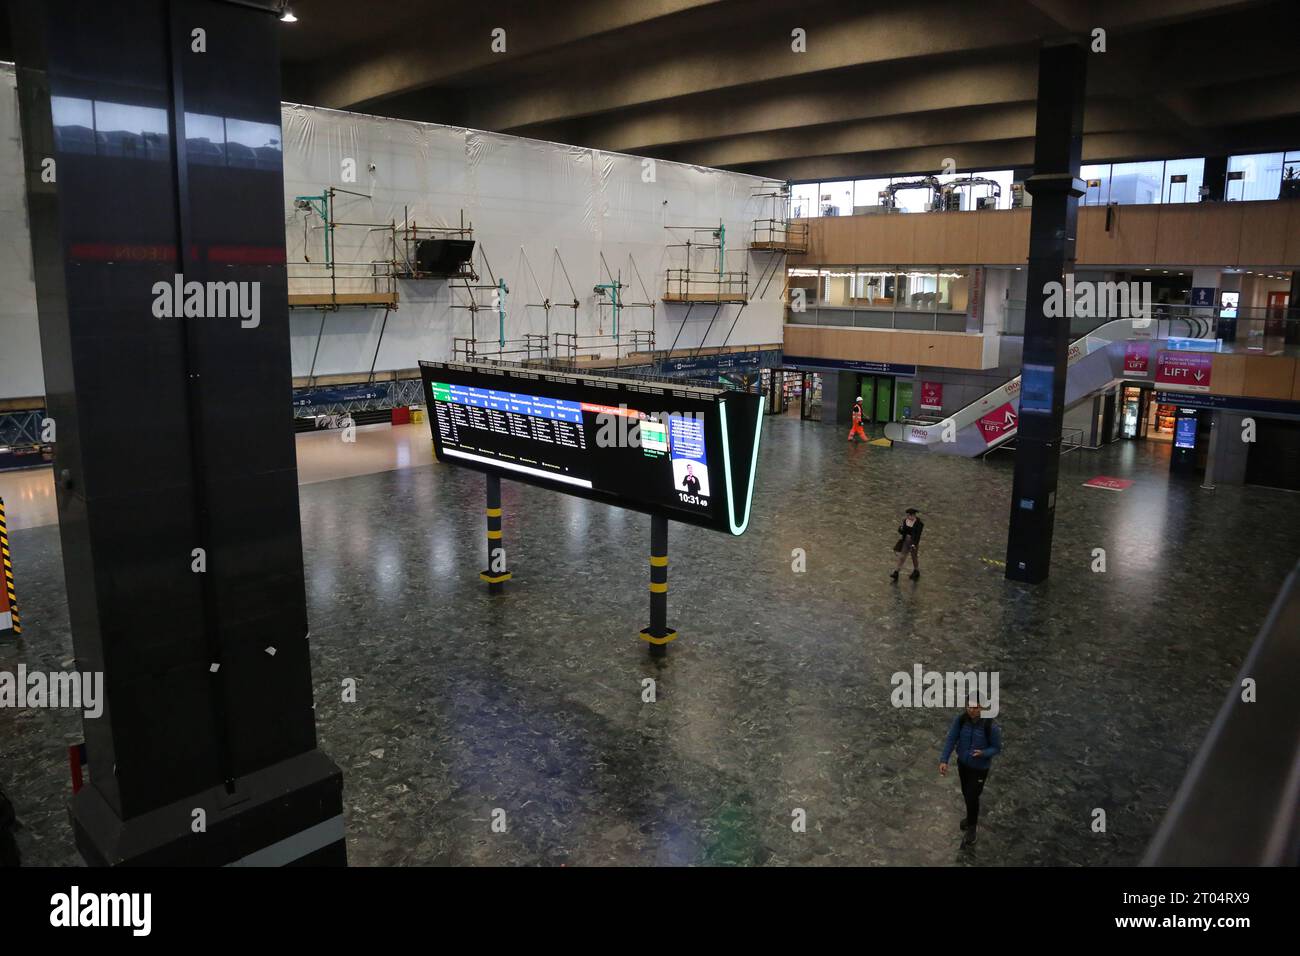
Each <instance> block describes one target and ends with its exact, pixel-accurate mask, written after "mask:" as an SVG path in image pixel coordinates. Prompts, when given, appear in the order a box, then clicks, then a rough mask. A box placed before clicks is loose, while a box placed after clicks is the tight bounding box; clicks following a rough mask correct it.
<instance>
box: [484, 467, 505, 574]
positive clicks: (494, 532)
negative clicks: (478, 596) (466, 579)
mask: <svg viewBox="0 0 1300 956" xmlns="http://www.w3.org/2000/svg"><path fill="white" fill-rule="evenodd" d="M487 552H488V566H487V570H486V571H480V572H479V573H478V576H479V577H480V578H482V579H483V580H484V581H486V582H487V586H488V594H500V593H501V592H502V591H504V590H505V583H506V582H507V581H509V580H510V572H509V571H508V570H507V569H506V545H505V542H504V541H503V540H502V538H501V478H500V476H498V475H488V476H487Z"/></svg>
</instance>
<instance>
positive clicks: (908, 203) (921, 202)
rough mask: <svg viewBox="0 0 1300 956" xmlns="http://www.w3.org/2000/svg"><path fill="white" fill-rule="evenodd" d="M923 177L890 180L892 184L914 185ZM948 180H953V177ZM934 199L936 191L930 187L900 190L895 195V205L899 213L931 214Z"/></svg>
mask: <svg viewBox="0 0 1300 956" xmlns="http://www.w3.org/2000/svg"><path fill="white" fill-rule="evenodd" d="M921 178H922V177H921V176H919V175H917V176H895V177H894V178H893V179H891V180H890V183H891V184H897V183H913V182H918V181H919V180H920V179H921ZM948 178H950V179H951V178H952V177H951V176H950V177H948ZM933 199H934V190H932V189H930V188H929V187H928V186H924V185H921V186H913V187H910V188H908V189H900V190H899V191H898V192H896V193H894V205H895V206H896V207H897V208H898V211H899V212H929V211H930V203H931V202H932V201H933Z"/></svg>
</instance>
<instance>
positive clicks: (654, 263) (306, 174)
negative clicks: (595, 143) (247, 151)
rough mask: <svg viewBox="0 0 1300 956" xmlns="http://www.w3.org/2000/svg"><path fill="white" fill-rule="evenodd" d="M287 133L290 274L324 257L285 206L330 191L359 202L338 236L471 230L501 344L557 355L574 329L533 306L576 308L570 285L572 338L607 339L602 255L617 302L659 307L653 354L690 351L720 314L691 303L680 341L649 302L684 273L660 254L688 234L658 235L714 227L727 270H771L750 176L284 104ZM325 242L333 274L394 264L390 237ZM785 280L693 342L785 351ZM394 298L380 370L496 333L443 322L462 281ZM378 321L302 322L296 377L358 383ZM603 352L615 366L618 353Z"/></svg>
mask: <svg viewBox="0 0 1300 956" xmlns="http://www.w3.org/2000/svg"><path fill="white" fill-rule="evenodd" d="M283 127H284V164H285V190H286V199H285V209H286V220H285V221H286V236H287V242H288V258H289V261H290V263H294V262H300V261H302V260H303V258H304V255H306V256H308V257H310V258H311V260H312V261H313V262H316V263H319V262H321V261H322V260H323V257H324V235H323V224H322V223H321V220H320V217H319V216H318V215H317V214H316V213H314V212H309V211H306V210H301V209H296V208H294V206H293V203H292V197H293V196H295V195H319V194H321V193H322V192H323V190H324V189H325V188H326V187H327V186H336V187H338V188H339V189H347V190H352V191H354V192H359V193H364V194H365V195H366V197H367V198H362V197H358V196H352V195H347V194H343V193H339V194H337V195H336V197H335V205H334V218H335V221H336V222H361V223H388V222H396V223H398V224H399V226H400V224H401V223H402V222H403V221H407V222H413V223H415V224H416V225H418V226H443V227H454V226H459V225H460V223H461V214H462V212H463V214H464V218H465V222H466V224H469V225H472V226H473V229H474V240H475V242H476V243H477V251H476V255H475V266H476V269H477V271H478V273H479V276H480V282H482V283H484V284H486V283H487V282H488V281H489V276H488V273H487V270H486V269H485V268H484V265H483V255H484V254H485V255H486V258H487V262H488V263H489V264H490V265H491V269H492V274H493V275H494V276H495V277H496V278H498V279H504V281H505V284H506V287H507V288H508V289H509V294H508V295H506V296H505V313H506V314H505V321H504V337H505V338H506V339H507V340H518V339H521V338H522V337H523V336H524V334H525V333H533V334H546V333H547V332H550V333H552V336H551V341H552V342H553V341H554V338H553V333H554V332H556V331H563V332H571V331H574V310H573V309H571V308H561V307H555V308H552V309H551V310H550V328H549V329H548V328H547V318H546V311H545V310H544V309H542V308H540V307H539V306H538V304H539V303H541V302H543V301H544V300H547V299H549V300H550V301H552V302H571V301H572V300H573V293H571V292H570V291H569V284H568V282H567V281H566V279H565V272H566V271H567V274H568V278H569V279H570V280H572V284H573V289H574V290H575V292H576V294H577V298H578V301H579V308H578V310H577V312H578V314H577V332H578V334H579V335H584V336H585V335H606V336H608V335H609V334H610V333H611V332H612V331H613V330H612V328H611V319H612V310H611V309H610V308H609V306H608V305H605V306H604V308H603V309H602V308H601V306H600V305H599V304H598V297H597V295H596V293H595V292H594V291H593V290H594V287H595V286H596V285H598V284H601V283H606V282H609V281H610V276H609V275H608V274H607V273H606V271H605V267H604V265H602V262H601V254H602V253H603V254H604V260H605V263H607V264H608V267H609V269H610V270H611V271H612V272H613V273H614V275H615V278H618V279H620V280H621V281H622V282H623V283H624V284H625V285H627V286H628V288H626V289H624V290H623V292H622V297H623V300H624V301H625V302H645V301H652V302H656V303H657V305H656V308H655V310H654V314H653V321H654V323H655V325H656V326H657V327H656V328H655V333H656V346H657V347H658V348H660V349H664V348H668V347H669V346H670V345H671V344H672V342H673V339H674V338H676V337H677V336H678V335H679V332H680V338H679V340H678V346H677V347H678V348H679V349H681V348H693V347H696V346H699V345H700V344H701V339H702V336H703V335H704V333H705V331H706V329H707V328H708V325H709V322H710V320H711V319H713V318H714V306H712V305H708V306H705V305H697V306H696V307H695V308H694V309H693V310H692V311H691V317H690V321H689V322H688V323H687V325H686V326H685V328H683V327H682V318H683V316H685V315H686V311H687V310H686V307H685V306H682V305H677V304H665V303H663V302H660V301H659V299H660V297H661V296H662V295H663V292H664V286H665V270H666V269H668V268H670V267H681V266H684V265H685V250H684V249H671V248H669V247H670V246H672V245H674V244H677V243H681V242H684V241H685V240H686V239H687V238H688V233H687V232H686V231H681V230H678V229H676V228H673V229H667V228H665V227H666V226H673V227H677V226H682V225H684V226H716V225H717V224H718V223H719V222H721V223H724V224H725V225H726V228H727V237H728V239H727V245H728V247H729V249H730V250H732V251H730V252H729V253H728V255H727V257H726V259H727V269H728V270H729V271H740V270H745V269H748V271H749V273H750V283H751V287H753V286H756V285H757V281H758V276H759V273H760V272H761V271H762V270H763V269H764V267H765V266H768V265H769V263H770V258H768V256H767V255H758V256H751V255H750V254H749V252H748V251H747V247H748V244H749V237H750V234H751V232H752V222H753V220H754V219H757V218H761V217H762V216H764V215H766V213H765V212H764V206H763V201H762V200H760V199H756V198H754V194H755V193H756V192H760V191H761V187H762V183H763V180H761V179H758V178H756V177H752V176H745V175H740V174H736V173H729V172H723V171H721V170H715V169H706V168H702V167H696V166H686V165H682V164H679V163H667V162H656V163H653V164H652V165H647V162H646V161H644V160H643V159H641V158H640V157H635V156H627V155H623V154H618V153H606V152H602V151H600V150H592V149H582V148H578V147H573V146H563V145H559V144H555V143H547V142H541V141H538V140H530V139H521V138H519V137H515V136H504V135H499V134H495V133H484V132H480V131H477V130H470V129H463V128H459V127H451V126H438V125H434V124H429V123H416V122H412V121H405V120H392V119H383V118H379V117H373V116H364V115H360V114H356V113H344V112H338V111H335V110H327V109H319V108H316V107H308V106H298V105H290V104H286V105H285V107H284V111H283ZM345 163H348V164H349V165H350V167H351V168H353V169H355V171H356V181H355V182H348V181H345V180H344V179H343V171H344V169H345ZM371 167H373V169H372V168H371ZM694 241H696V242H699V241H700V237H698V236H696V237H694ZM706 241H707V237H706ZM334 244H335V246H334V260H335V263H336V275H338V276H342V275H344V274H345V273H348V272H351V273H352V274H355V275H362V274H365V273H366V272H367V271H368V264H369V263H370V262H371V261H373V260H376V259H381V258H386V257H391V237H390V234H389V233H387V232H380V231H374V232H367V231H366V229H365V227H356V226H338V227H336V229H335V231H334ZM557 253H558V260H557ZM710 257H712V258H710ZM694 259H695V263H696V264H697V265H701V264H706V265H709V266H711V267H714V268H716V253H712V252H705V253H700V254H698V255H697V256H695V257H694ZM561 265H562V267H563V268H561ZM530 266H531V270H530ZM290 273H291V275H301V274H302V270H301V269H299V268H297V267H294V266H292V265H291V267H290ZM638 273H639V276H640V278H639V279H638ZM322 274H323V271H322ZM534 276H535V280H534ZM783 278H784V276H783V274H782V275H778V277H777V278H776V280H774V281H773V282H772V283H771V285H770V287H769V288H768V289H767V294H766V296H765V297H764V299H763V300H761V301H759V300H755V301H751V302H750V304H749V305H748V307H747V308H746V309H745V311H744V313H743V314H742V315H741V318H740V321H739V322H738V323H737V324H736V325H735V328H734V330H732V321H733V320H734V319H735V317H736V314H737V311H738V310H739V308H740V306H738V305H723V306H722V308H721V310H720V311H719V313H718V315H717V317H716V320H715V321H714V322H713V327H712V329H711V330H709V332H708V339H707V341H705V342H703V344H704V345H705V346H709V345H719V344H721V343H722V341H723V339H724V338H726V336H727V335H728V332H730V335H731V337H730V339H729V341H728V344H730V345H742V344H751V345H755V344H765V343H777V342H780V341H781V322H782V312H783V309H782V304H781V301H780V297H781V291H782V287H783V285H784V282H783ZM350 281H351V284H350V285H346V284H345V283H344V282H343V281H342V280H339V285H338V291H339V292H345V291H361V290H362V288H363V287H364V286H365V285H366V283H365V281H364V280H350ZM642 282H644V286H645V288H644V290H643V289H642V285H641V283H642ZM291 290H295V291H304V292H305V291H328V288H327V285H326V284H324V280H317V284H315V285H312V284H311V283H306V284H304V283H303V282H302V281H299V280H296V279H295V280H294V281H292V282H291ZM397 291H398V294H399V307H398V309H397V310H395V311H394V312H392V313H391V314H390V315H389V316H388V318H387V324H386V326H385V327H384V334H383V340H382V344H381V345H380V350H379V355H378V359H377V362H376V368H377V369H379V370H387V369H401V368H412V367H413V366H414V365H415V364H416V362H417V360H418V359H421V358H425V359H439V358H448V357H450V356H451V354H452V348H453V339H455V338H457V337H461V338H468V337H471V336H474V337H477V338H478V339H479V341H480V349H485V348H490V347H491V345H492V343H494V342H496V341H497V340H498V338H499V337H500V335H501V329H500V322H499V317H498V315H497V313H496V312H494V311H492V310H490V309H487V308H485V309H483V310H482V311H479V312H478V313H477V314H476V315H475V316H474V317H473V318H471V312H470V311H469V310H468V309H464V308H453V305H454V304H456V303H459V304H461V305H468V304H469V302H470V300H471V296H472V293H469V292H467V291H466V289H465V288H464V285H463V284H461V283H458V282H450V283H449V282H448V281H447V280H418V281H403V282H399V283H398V287H397ZM755 293H756V290H753V289H752V293H751V294H755ZM491 299H492V296H491V293H490V292H480V293H478V294H477V301H478V302H479V303H480V304H483V305H487V304H488V303H490V302H491ZM607 301H608V300H606V302H607ZM651 321H652V315H651V312H650V310H649V309H643V308H633V309H625V310H623V312H622V314H621V316H620V321H619V325H620V334H621V335H624V334H627V333H630V331H631V330H632V329H649V328H650V326H651ZM383 322H384V313H383V309H377V310H376V309H367V310H357V309H345V310H341V311H339V312H335V313H330V314H327V315H326V316H325V318H324V325H323V333H322V325H321V313H320V312H318V311H309V310H305V309H301V310H296V311H295V312H294V314H293V319H292V326H293V355H294V374H295V375H296V376H303V375H306V374H307V373H308V371H309V369H311V367H312V360H313V356H315V374H316V375H317V376H321V375H330V374H336V373H346V372H356V371H366V370H368V369H369V367H370V362H371V361H372V359H373V357H374V354H375V348H376V345H377V344H378V343H379V331H380V327H381V325H382V324H383ZM471 324H472V326H473V327H472V328H471ZM318 334H320V347H319V351H317V336H318ZM602 354H606V355H607V356H610V357H612V354H613V351H612V344H611V345H610V346H607V347H605V348H604V350H603V352H602Z"/></svg>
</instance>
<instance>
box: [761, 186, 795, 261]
mask: <svg viewBox="0 0 1300 956" xmlns="http://www.w3.org/2000/svg"><path fill="white" fill-rule="evenodd" d="M750 198H751V199H757V200H758V201H759V204H760V205H763V204H764V203H766V204H770V206H771V209H770V210H769V212H770V215H769V216H768V217H767V218H766V219H755V220H754V223H753V234H752V236H751V237H750V241H749V248H750V249H751V250H752V251H754V252H771V253H784V254H791V253H794V254H803V253H806V252H807V251H808V223H806V222H791V221H790V218H789V211H790V184H789V183H787V182H780V181H772V182H768V183H763V184H762V185H759V186H755V187H754V191H753V192H752V193H751V195H750ZM761 211H762V210H760V212H761Z"/></svg>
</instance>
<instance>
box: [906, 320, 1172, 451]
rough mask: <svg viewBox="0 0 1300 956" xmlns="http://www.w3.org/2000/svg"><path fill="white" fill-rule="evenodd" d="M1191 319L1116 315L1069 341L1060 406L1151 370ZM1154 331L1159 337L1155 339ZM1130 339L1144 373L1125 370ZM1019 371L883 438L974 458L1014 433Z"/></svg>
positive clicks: (1150, 375) (1149, 374) (1150, 373)
mask: <svg viewBox="0 0 1300 956" xmlns="http://www.w3.org/2000/svg"><path fill="white" fill-rule="evenodd" d="M1196 321H1197V320H1195V319H1163V320H1154V319H1145V320H1144V319H1116V320H1114V321H1113V322H1107V323H1106V324H1104V325H1101V326H1099V327H1097V328H1096V329H1093V330H1092V331H1091V332H1089V333H1088V334H1087V335H1084V336H1083V337H1082V338H1079V339H1076V340H1075V341H1074V342H1071V343H1070V351H1069V359H1068V369H1067V372H1066V379H1065V407H1066V408H1069V407H1070V406H1071V405H1074V404H1076V403H1078V402H1080V401H1082V400H1083V399H1085V398H1087V397H1089V396H1090V395H1092V394H1094V393H1095V392H1098V391H1101V390H1103V389H1106V388H1109V387H1110V386H1112V385H1114V384H1115V383H1117V382H1119V381H1120V380H1121V379H1125V378H1142V379H1146V380H1148V381H1150V380H1152V378H1153V376H1154V375H1155V356H1156V353H1157V351H1159V350H1160V349H1162V348H1165V347H1166V341H1167V337H1168V336H1169V335H1170V334H1171V333H1172V334H1175V335H1178V334H1183V330H1182V329H1181V328H1178V329H1174V328H1171V326H1174V325H1179V324H1185V325H1187V327H1188V332H1194V331H1195V325H1194V324H1195V323H1196ZM1158 334H1162V336H1163V337H1160V338H1157V337H1156V336H1157V335H1158ZM1130 342H1135V343H1136V342H1143V343H1148V348H1147V351H1146V363H1145V375H1143V374H1140V373H1138V372H1137V371H1136V370H1129V371H1126V370H1125V361H1126V356H1127V353H1128V344H1129V343H1130ZM1020 391H1021V376H1019V375H1017V376H1016V377H1015V378H1013V379H1011V380H1010V381H1009V382H1006V383H1005V384H1003V385H1000V386H998V387H997V388H995V389H994V390H993V391H991V392H989V393H988V394H987V395H985V396H984V397H983V398H981V399H979V400H978V401H975V402H972V403H971V404H969V405H967V406H966V407H965V408H963V409H961V410H959V411H957V412H955V413H953V414H952V415H949V416H948V417H947V418H945V419H943V420H942V421H938V422H927V423H921V422H908V421H902V422H891V423H890V424H888V425H886V426H885V437H886V438H889V439H890V440H892V441H895V442H902V443H904V444H908V445H913V446H920V447H923V448H925V449H926V450H927V451H931V452H937V453H939V454H945V455H964V456H965V457H967V458H975V457H977V456H979V455H982V454H984V453H985V452H988V451H991V450H992V449H994V448H996V447H998V446H999V445H1002V444H1004V443H1005V442H1007V441H1008V440H1010V439H1011V438H1014V437H1015V435H1016V430H1017V425H1018V423H1019V420H1020Z"/></svg>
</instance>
